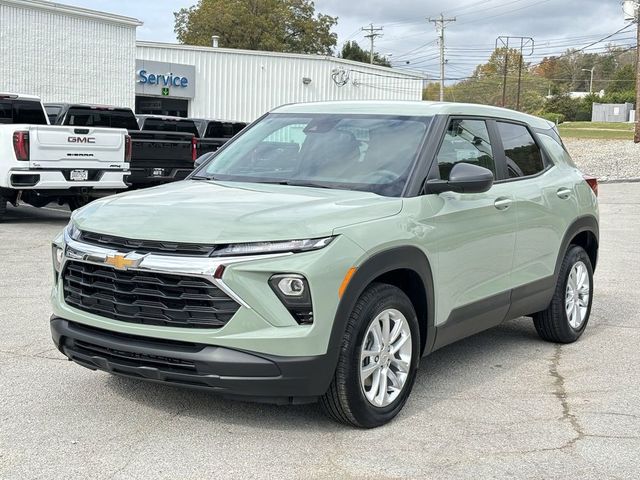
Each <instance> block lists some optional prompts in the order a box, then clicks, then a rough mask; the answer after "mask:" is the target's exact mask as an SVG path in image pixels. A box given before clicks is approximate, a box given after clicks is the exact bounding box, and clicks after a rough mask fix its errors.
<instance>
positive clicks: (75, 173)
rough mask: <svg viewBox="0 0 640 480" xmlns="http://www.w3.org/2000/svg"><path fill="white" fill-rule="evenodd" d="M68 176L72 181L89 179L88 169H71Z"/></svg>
mask: <svg viewBox="0 0 640 480" xmlns="http://www.w3.org/2000/svg"><path fill="white" fill-rule="evenodd" d="M69 178H70V179H71V181H73V182H86V181H87V180H89V170H71V173H70V175H69Z"/></svg>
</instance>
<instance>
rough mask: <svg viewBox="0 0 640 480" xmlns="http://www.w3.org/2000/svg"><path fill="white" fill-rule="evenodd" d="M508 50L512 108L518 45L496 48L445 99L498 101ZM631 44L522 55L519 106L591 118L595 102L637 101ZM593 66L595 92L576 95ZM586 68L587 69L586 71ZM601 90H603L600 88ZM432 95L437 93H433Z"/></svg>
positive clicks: (512, 105) (509, 104)
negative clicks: (537, 57) (536, 58)
mask: <svg viewBox="0 0 640 480" xmlns="http://www.w3.org/2000/svg"><path fill="white" fill-rule="evenodd" d="M507 53H508V63H507V88H506V101H505V106H506V107H509V108H515V106H516V98H517V83H518V64H519V61H520V53H519V51H518V50H516V49H509V51H508V52H507V51H506V49H504V48H500V49H496V50H495V51H494V52H493V53H492V54H491V56H490V57H489V59H488V60H487V62H486V63H484V64H481V65H478V66H477V67H476V69H475V70H474V72H473V75H472V76H471V77H470V78H468V79H465V80H463V81H460V82H458V83H456V84H454V85H449V86H448V87H447V88H446V90H445V98H446V100H449V101H456V102H470V103H482V104H488V105H498V106H500V105H502V89H503V75H504V65H505V64H504V61H505V56H506V54H507ZM635 56H636V52H635V49H622V48H620V47H615V46H608V47H607V48H606V50H605V51H604V52H603V53H584V52H582V51H578V50H567V51H566V52H565V53H564V54H562V55H559V56H557V57H546V58H544V59H543V60H542V61H541V62H539V63H537V64H534V65H529V64H527V63H526V61H524V60H526V59H523V70H522V90H521V94H520V110H522V111H525V112H529V113H533V114H535V115H542V116H546V117H549V118H554V119H566V120H568V121H576V120H590V119H591V112H592V109H593V103H594V102H595V103H625V102H628V103H635V95H636V92H635V82H636V73H635V72H636V67H635ZM592 68H593V69H594V70H593V72H594V76H593V90H594V92H595V93H594V94H592V95H587V96H586V97H582V98H576V96H571V95H570V94H569V93H570V92H588V91H589V84H590V81H591V72H590V70H591V69H592ZM585 70H587V71H585ZM602 90H604V92H605V93H604V96H600V94H599V92H600V91H602ZM434 95H435V97H434ZM423 98H424V99H434V98H437V90H435V87H432V86H431V85H428V86H427V88H425V90H424V92H423Z"/></svg>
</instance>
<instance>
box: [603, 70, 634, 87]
mask: <svg viewBox="0 0 640 480" xmlns="http://www.w3.org/2000/svg"><path fill="white" fill-rule="evenodd" d="M635 88H636V70H635V68H634V66H633V65H624V66H623V67H622V68H620V69H619V70H618V71H617V72H616V73H615V74H614V76H613V81H612V82H611V83H610V84H609V88H608V89H607V93H613V92H615V93H619V92H628V91H633V89H635Z"/></svg>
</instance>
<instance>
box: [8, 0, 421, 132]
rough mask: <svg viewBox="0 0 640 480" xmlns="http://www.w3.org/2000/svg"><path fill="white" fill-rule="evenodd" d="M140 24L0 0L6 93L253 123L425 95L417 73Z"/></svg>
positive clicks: (41, 3)
mask: <svg viewBox="0 0 640 480" xmlns="http://www.w3.org/2000/svg"><path fill="white" fill-rule="evenodd" d="M102 3H105V2H102ZM141 25H142V22H141V21H140V20H138V19H135V18H130V17H124V16H121V15H114V14H110V13H104V12H98V11H95V10H89V9H86V8H79V7H74V6H70V5H63V4H59V3H54V2H52V1H48V0H0V92H17V93H23V94H32V95H37V96H39V97H41V98H42V100H43V101H45V102H71V103H80V102H81V103H99V104H106V105H117V106H123V107H131V108H135V109H136V112H137V113H150V114H164V115H179V116H192V117H208V118H224V119H226V120H238V121H244V122H249V121H252V120H255V119H256V118H257V117H259V116H260V115H262V114H263V113H265V112H267V111H269V110H270V109H272V108H274V107H277V106H279V105H282V104H285V103H293V102H311V101H323V100H421V99H422V88H423V85H424V81H425V80H426V77H424V76H422V75H421V74H418V73H409V72H407V71H403V70H399V69H391V68H387V67H381V66H377V65H369V64H366V63H359V62H353V61H350V60H345V59H341V58H335V57H328V56H321V55H302V54H291V53H275V52H260V51H249V50H236V49H230V48H217V40H216V39H212V46H210V47H202V46H189V45H175V44H168V43H153V42H141V41H138V42H136V29H137V27H139V26H141ZM223 47H224V45H223Z"/></svg>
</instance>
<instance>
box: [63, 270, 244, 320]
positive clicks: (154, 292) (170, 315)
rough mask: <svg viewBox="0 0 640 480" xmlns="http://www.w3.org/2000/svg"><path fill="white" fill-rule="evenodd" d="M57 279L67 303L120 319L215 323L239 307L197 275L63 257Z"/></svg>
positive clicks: (80, 308)
mask: <svg viewBox="0 0 640 480" xmlns="http://www.w3.org/2000/svg"><path fill="white" fill-rule="evenodd" d="M62 279H63V289H64V299H65V302H66V303H67V304H68V305H71V306H72V307H75V308H77V309H79V310H83V311H85V312H89V313H93V314H95V315H100V316H103V317H107V318H112V319H114V320H120V321H123V322H130V323H142V324H147V325H161V326H166V327H187V328H220V327H223V326H224V325H226V323H227V322H228V321H229V320H230V319H231V317H233V315H234V314H235V313H236V312H237V311H238V308H240V305H239V304H238V303H237V302H236V301H235V300H233V299H232V298H231V297H229V296H228V295H227V294H226V293H224V292H223V291H222V290H221V289H220V288H218V287H216V286H215V285H213V284H212V283H210V282H208V281H207V280H205V279H201V278H197V277H189V276H183V275H173V274H165V273H156V272H148V271H120V270H115V269H113V268H110V267H106V266H101V265H93V264H89V263H83V262H75V261H69V262H67V264H66V266H65V269H64V271H63V273H62Z"/></svg>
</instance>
